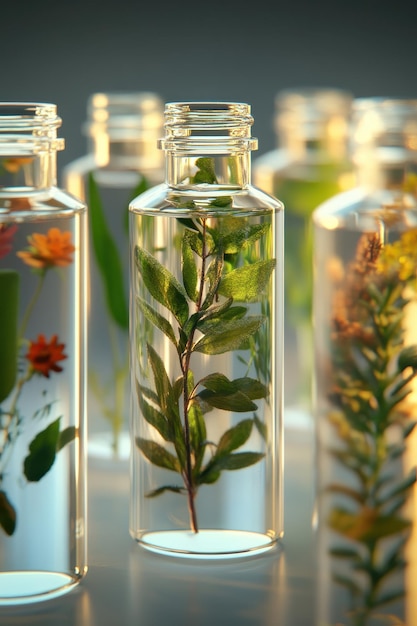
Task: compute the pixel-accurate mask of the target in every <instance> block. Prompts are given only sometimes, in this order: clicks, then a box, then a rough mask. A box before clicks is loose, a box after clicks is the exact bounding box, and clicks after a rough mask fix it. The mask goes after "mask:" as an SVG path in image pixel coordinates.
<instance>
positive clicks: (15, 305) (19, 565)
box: [0, 103, 87, 606]
mask: <svg viewBox="0 0 417 626" xmlns="http://www.w3.org/2000/svg"><path fill="white" fill-rule="evenodd" d="M60 125H61V120H60V118H59V117H58V116H57V111H56V106H55V105H53V104H30V103H0V294H1V299H0V300H1V304H0V345H1V349H0V606H2V605H4V604H21V603H26V602H32V601H38V600H43V599H48V598H52V597H55V596H58V595H60V594H62V593H65V592H66V591H69V590H70V589H72V588H73V587H74V585H76V584H77V583H78V582H79V581H80V580H81V578H82V577H83V576H84V574H85V573H86V571H87V565H86V547H85V540H86V518H85V515H86V513H85V459H84V456H85V455H84V450H85V448H84V438H85V397H84V394H85V354H86V352H85V341H86V339H85V298H84V293H85V258H84V257H85V247H86V243H85V227H86V224H85V220H86V207H85V205H84V204H83V203H81V202H80V201H78V200H76V199H75V198H74V197H72V196H70V195H68V194H66V193H64V191H62V190H60V189H58V188H57V187H56V151H57V150H61V149H62V148H63V140H62V139H58V138H57V128H58V127H59V126H60Z"/></svg>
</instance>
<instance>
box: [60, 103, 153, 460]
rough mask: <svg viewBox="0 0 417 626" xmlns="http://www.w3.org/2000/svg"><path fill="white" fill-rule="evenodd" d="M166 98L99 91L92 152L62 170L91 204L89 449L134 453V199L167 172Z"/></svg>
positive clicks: (92, 107)
mask: <svg viewBox="0 0 417 626" xmlns="http://www.w3.org/2000/svg"><path fill="white" fill-rule="evenodd" d="M162 126H163V102H162V101H161V100H160V98H159V96H158V95H156V94H154V93H149V92H138V93H134V92H133V93H129V92H127V93H124V92H121V93H95V94H93V95H92V96H91V97H90V99H89V101H88V122H87V125H86V133H87V136H88V139H89V146H88V154H87V155H86V156H83V157H81V158H79V159H76V160H75V161H73V162H72V163H70V164H68V165H67V166H66V167H65V168H64V169H63V185H64V187H65V188H66V189H68V190H69V191H70V192H71V193H73V194H74V195H75V196H76V197H78V198H82V199H85V201H86V203H87V206H88V209H89V230H90V237H89V241H90V247H89V252H90V264H89V307H88V354H89V357H88V363H89V368H88V415H89V442H88V453H89V456H92V457H104V458H113V459H115V460H126V459H127V458H128V456H129V448H130V443H129V419H128V416H129V397H130V396H129V364H128V308H129V304H128V300H129V293H128V291H129V285H128V282H129V280H128V274H129V269H128V268H129V264H128V254H127V247H128V205H129V201H130V200H132V199H133V198H134V197H135V196H137V195H138V194H139V193H140V192H141V191H144V190H145V189H147V188H148V187H150V186H153V185H155V184H157V183H162V182H163V179H164V162H163V155H161V152H160V151H159V150H158V149H157V146H156V142H157V139H158V138H159V137H160V134H161V129H162Z"/></svg>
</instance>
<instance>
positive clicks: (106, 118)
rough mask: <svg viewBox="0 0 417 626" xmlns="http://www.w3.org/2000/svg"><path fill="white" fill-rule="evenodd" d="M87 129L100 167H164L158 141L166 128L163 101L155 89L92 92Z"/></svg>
mask: <svg viewBox="0 0 417 626" xmlns="http://www.w3.org/2000/svg"><path fill="white" fill-rule="evenodd" d="M87 116H88V121H87V123H86V124H85V126H84V132H85V134H86V135H87V136H88V138H89V142H90V151H91V152H92V153H93V154H94V157H95V160H96V162H97V164H98V166H100V167H106V166H107V165H110V166H111V167H112V166H114V167H115V168H116V169H135V170H140V171H141V170H148V169H153V168H155V169H157V168H161V167H162V166H163V157H162V155H161V153H160V151H159V150H158V149H157V140H158V139H159V137H160V136H161V132H162V127H163V119H164V118H163V102H162V100H161V99H160V97H159V96H158V95H157V94H155V93H152V92H120V93H117V92H114V93H95V94H92V95H91V96H90V98H89V100H88V104H87Z"/></svg>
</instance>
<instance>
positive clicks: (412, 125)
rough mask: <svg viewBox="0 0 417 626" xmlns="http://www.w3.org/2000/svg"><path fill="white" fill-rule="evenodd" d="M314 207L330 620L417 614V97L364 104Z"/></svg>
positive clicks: (323, 548) (322, 606) (321, 503)
mask: <svg viewBox="0 0 417 626" xmlns="http://www.w3.org/2000/svg"><path fill="white" fill-rule="evenodd" d="M353 109H354V118H353V119H354V124H353V127H352V140H353V148H354V150H353V155H354V160H355V165H356V168H357V175H358V186H357V187H356V188H355V189H354V190H353V191H350V192H346V193H344V194H339V195H338V196H335V197H334V198H333V199H331V200H329V201H328V202H326V203H324V204H322V205H321V206H320V207H318V209H316V211H315V212H314V215H313V221H314V244H315V256H314V258H315V282H314V325H315V359H316V360H315V365H316V369H315V410H316V419H317V422H316V426H317V509H316V513H317V519H316V521H317V540H318V544H317V545H318V551H317V554H318V571H319V573H320V575H319V577H318V580H319V585H320V588H319V593H318V594H317V597H318V613H317V623H318V624H320V625H321V626H324V625H332V626H336V625H337V626H341V625H343V626H377V625H381V626H382V625H385V624H392V625H394V624H395V625H398V626H404V625H405V624H407V625H411V624H414V623H417V602H416V599H415V596H416V593H415V589H414V591H413V586H414V587H415V581H416V580H417V578H416V572H417V569H416V568H417V513H416V508H415V507H416V464H417V428H415V426H416V424H417V284H416V278H417V201H416V192H417V185H416V182H417V177H416V173H417V101H404V100H387V99H358V100H357V101H355V102H354V107H353Z"/></svg>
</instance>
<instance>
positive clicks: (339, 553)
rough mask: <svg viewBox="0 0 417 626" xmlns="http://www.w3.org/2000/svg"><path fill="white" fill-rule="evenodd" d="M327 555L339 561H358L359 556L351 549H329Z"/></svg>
mask: <svg viewBox="0 0 417 626" xmlns="http://www.w3.org/2000/svg"><path fill="white" fill-rule="evenodd" d="M329 554H331V555H332V556H334V557H336V558H339V559H353V560H355V561H356V560H358V559H360V554H358V552H357V551H356V550H354V549H353V548H337V547H335V548H330V549H329Z"/></svg>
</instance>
